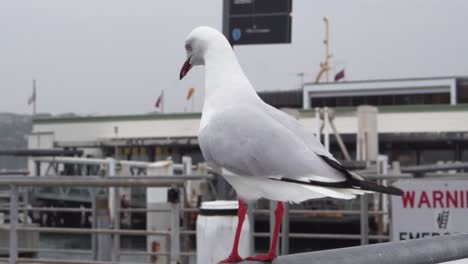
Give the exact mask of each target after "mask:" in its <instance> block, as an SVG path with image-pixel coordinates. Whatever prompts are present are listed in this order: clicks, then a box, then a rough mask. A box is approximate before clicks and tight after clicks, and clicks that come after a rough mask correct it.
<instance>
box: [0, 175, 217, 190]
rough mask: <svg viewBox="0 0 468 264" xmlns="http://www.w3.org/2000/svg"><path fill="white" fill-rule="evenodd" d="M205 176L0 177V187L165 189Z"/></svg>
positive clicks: (204, 177) (201, 178) (204, 176)
mask: <svg viewBox="0 0 468 264" xmlns="http://www.w3.org/2000/svg"><path fill="white" fill-rule="evenodd" d="M209 178H210V177H208V176H206V175H199V176H144V177H142V176H134V177H112V178H102V177H95V176H86V177H82V176H78V177H69V176H59V177H26V178H19V177H12V178H9V177H1V178H0V185H16V186H36V187H38V186H48V187H51V186H60V187H64V186H82V187H109V186H125V187H127V186H134V187H136V186H140V187H167V186H171V185H175V186H182V185H184V182H185V181H187V180H203V179H209Z"/></svg>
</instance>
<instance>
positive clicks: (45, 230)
mask: <svg viewBox="0 0 468 264" xmlns="http://www.w3.org/2000/svg"><path fill="white" fill-rule="evenodd" d="M16 230H18V231H31V232H41V233H57V234H119V235H129V236H144V235H154V236H169V235H170V232H169V231H146V230H127V229H120V230H114V229H109V228H99V229H90V228H58V227H26V226H25V227H18V228H17V229H16Z"/></svg>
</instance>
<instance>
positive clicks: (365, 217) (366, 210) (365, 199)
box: [360, 194, 369, 245]
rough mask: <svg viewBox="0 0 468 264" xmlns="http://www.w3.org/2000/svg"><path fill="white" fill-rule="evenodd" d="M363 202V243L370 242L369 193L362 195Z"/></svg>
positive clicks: (361, 200)
mask: <svg viewBox="0 0 468 264" xmlns="http://www.w3.org/2000/svg"><path fill="white" fill-rule="evenodd" d="M360 202H361V221H360V222H361V245H367V244H369V199H368V195H367V194H363V195H361V197H360Z"/></svg>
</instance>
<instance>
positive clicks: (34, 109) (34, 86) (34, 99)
mask: <svg viewBox="0 0 468 264" xmlns="http://www.w3.org/2000/svg"><path fill="white" fill-rule="evenodd" d="M32 96H33V100H32V104H33V117H34V116H36V113H37V108H36V107H37V106H36V99H37V94H36V80H35V79H33V95H32Z"/></svg>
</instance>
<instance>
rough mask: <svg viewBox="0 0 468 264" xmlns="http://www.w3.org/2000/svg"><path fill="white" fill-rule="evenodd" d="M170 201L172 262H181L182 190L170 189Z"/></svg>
mask: <svg viewBox="0 0 468 264" xmlns="http://www.w3.org/2000/svg"><path fill="white" fill-rule="evenodd" d="M168 192H169V193H168V196H169V197H168V201H169V202H170V204H171V250H170V251H171V257H170V259H171V260H170V263H171V264H179V263H180V196H179V195H180V190H179V189H169V191H168Z"/></svg>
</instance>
